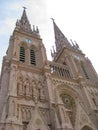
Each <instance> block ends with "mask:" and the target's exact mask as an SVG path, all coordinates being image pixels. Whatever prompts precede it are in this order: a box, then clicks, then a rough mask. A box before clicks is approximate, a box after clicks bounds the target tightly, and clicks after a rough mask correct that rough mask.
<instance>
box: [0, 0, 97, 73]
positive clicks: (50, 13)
mask: <svg viewBox="0 0 98 130" xmlns="http://www.w3.org/2000/svg"><path fill="white" fill-rule="evenodd" d="M23 6H25V7H27V10H26V11H27V15H28V19H29V21H30V24H31V25H32V26H33V25H37V26H38V27H39V30H40V34H41V37H42V39H43V42H44V45H45V47H46V50H47V55H48V59H49V60H50V59H51V58H50V49H51V48H52V46H53V45H54V32H53V25H52V21H51V20H50V18H54V19H55V22H56V24H57V25H58V27H59V28H60V29H61V30H62V32H63V33H64V35H65V36H66V37H67V38H68V39H73V40H76V41H77V43H78V44H79V46H80V48H81V49H82V51H83V52H84V53H85V54H86V56H87V57H88V58H89V59H90V60H91V61H92V63H93V66H94V68H95V69H96V71H97V73H98V61H97V59H98V58H97V55H98V54H97V53H98V48H97V44H98V0H18V1H17V0H0V47H1V49H0V68H1V64H2V57H3V56H4V55H5V53H6V50H7V47H8V44H9V37H10V35H11V34H12V32H13V30H14V28H15V23H16V20H17V19H20V17H21V15H22V12H23V8H22V7H23Z"/></svg>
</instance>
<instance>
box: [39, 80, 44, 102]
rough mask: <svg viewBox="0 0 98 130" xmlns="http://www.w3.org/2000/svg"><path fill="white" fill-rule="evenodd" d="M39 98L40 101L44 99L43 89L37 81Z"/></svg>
mask: <svg viewBox="0 0 98 130" xmlns="http://www.w3.org/2000/svg"><path fill="white" fill-rule="evenodd" d="M39 97H40V99H41V100H43V99H45V94H44V88H43V84H42V83H41V81H39Z"/></svg>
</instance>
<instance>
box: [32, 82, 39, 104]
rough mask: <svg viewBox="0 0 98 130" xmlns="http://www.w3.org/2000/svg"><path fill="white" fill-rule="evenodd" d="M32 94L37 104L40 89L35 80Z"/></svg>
mask: <svg viewBox="0 0 98 130" xmlns="http://www.w3.org/2000/svg"><path fill="white" fill-rule="evenodd" d="M32 93H33V99H34V101H35V102H36V103H37V100H38V89H37V84H36V81H35V80H32Z"/></svg>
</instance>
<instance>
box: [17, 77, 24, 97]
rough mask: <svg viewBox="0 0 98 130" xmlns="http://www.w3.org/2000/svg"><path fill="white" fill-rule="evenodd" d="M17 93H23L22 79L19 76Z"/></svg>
mask: <svg viewBox="0 0 98 130" xmlns="http://www.w3.org/2000/svg"><path fill="white" fill-rule="evenodd" d="M17 94H18V95H23V81H22V78H21V77H20V78H19V81H18V83H17Z"/></svg>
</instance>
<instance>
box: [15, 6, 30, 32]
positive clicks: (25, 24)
mask: <svg viewBox="0 0 98 130" xmlns="http://www.w3.org/2000/svg"><path fill="white" fill-rule="evenodd" d="M23 8H24V10H23V14H22V17H21V19H20V20H17V22H16V29H18V30H23V31H25V32H30V33H31V32H32V29H31V25H30V23H29V20H28V18H27V15H26V7H23Z"/></svg>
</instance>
